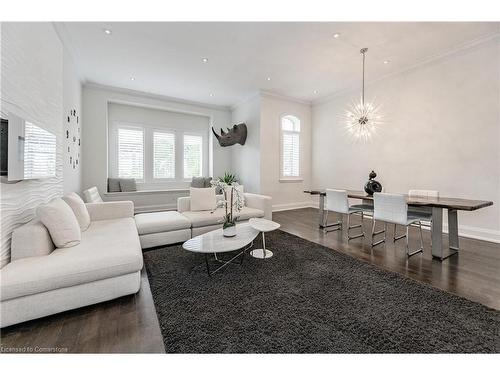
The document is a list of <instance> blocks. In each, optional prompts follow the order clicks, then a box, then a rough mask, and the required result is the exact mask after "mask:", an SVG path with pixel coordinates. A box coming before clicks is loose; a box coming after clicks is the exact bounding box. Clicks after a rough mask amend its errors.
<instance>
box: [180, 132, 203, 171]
mask: <svg viewBox="0 0 500 375" xmlns="http://www.w3.org/2000/svg"><path fill="white" fill-rule="evenodd" d="M202 167H203V137H201V136H198V135H189V134H184V178H192V177H200V176H201V175H202Z"/></svg>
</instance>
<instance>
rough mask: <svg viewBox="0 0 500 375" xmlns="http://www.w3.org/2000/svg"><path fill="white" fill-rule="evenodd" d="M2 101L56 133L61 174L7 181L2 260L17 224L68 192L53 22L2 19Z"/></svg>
mask: <svg viewBox="0 0 500 375" xmlns="http://www.w3.org/2000/svg"><path fill="white" fill-rule="evenodd" d="M0 48H1V51H2V53H1V59H2V60H1V85H0V86H1V105H2V111H3V112H11V113H14V114H17V115H19V116H21V117H23V118H25V119H28V120H30V121H32V122H34V123H35V124H40V126H42V127H44V128H46V129H47V130H50V131H51V132H52V133H54V134H56V136H57V161H56V177H55V178H50V179H41V180H31V181H21V182H19V183H16V184H2V185H1V186H0V188H1V190H2V191H1V200H0V205H1V206H0V207H1V208H0V210H1V213H0V214H1V219H2V220H1V221H2V223H1V238H2V240H1V241H2V242H1V266H4V265H5V264H6V263H7V262H8V261H9V260H10V237H11V233H12V230H13V229H14V228H15V227H17V226H19V225H20V224H22V223H25V222H27V221H29V220H30V219H32V218H33V216H34V214H35V208H36V207H37V206H38V205H39V204H41V203H44V202H47V201H49V200H50V199H52V198H54V197H57V196H60V195H61V194H62V192H63V172H62V118H63V87H62V86H63V84H62V81H63V48H62V44H61V42H60V40H59V38H58V36H57V34H56V32H55V30H54V28H53V26H52V24H50V23H10V22H2V23H1V46H0Z"/></svg>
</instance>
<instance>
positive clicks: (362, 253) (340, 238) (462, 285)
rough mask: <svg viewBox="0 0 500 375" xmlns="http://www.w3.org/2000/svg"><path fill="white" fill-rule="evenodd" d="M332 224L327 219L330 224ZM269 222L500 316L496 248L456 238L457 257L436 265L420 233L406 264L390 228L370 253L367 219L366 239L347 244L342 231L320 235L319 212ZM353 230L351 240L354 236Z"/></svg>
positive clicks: (499, 251)
mask: <svg viewBox="0 0 500 375" xmlns="http://www.w3.org/2000/svg"><path fill="white" fill-rule="evenodd" d="M336 219H337V217H335V216H334V214H332V213H330V217H329V219H328V220H329V222H334V221H335V220H336ZM352 219H353V223H359V218H357V215H353V217H352ZM273 220H274V221H276V222H278V223H280V224H281V229H282V230H284V231H286V232H289V233H292V234H295V235H297V236H299V237H302V238H304V239H306V240H309V241H312V242H316V243H319V244H321V245H323V246H326V247H329V248H332V249H335V250H337V251H340V252H342V253H346V254H349V255H350V256H352V257H355V258H357V259H360V260H362V261H365V262H368V263H371V264H374V265H376V266H378V267H381V268H384V269H386V270H390V271H394V272H397V273H400V274H403V275H405V276H407V277H410V278H412V279H414V280H418V281H421V282H424V283H427V284H430V285H432V286H434V287H437V288H439V289H442V290H445V291H447V292H450V293H454V294H457V295H459V296H462V297H465V298H467V299H469V300H471V301H476V302H479V303H482V304H484V305H486V306H489V307H492V308H494V309H497V310H500V244H497V243H492V242H486V241H480V240H474V239H469V238H463V237H460V252H459V254H458V255H454V256H452V257H450V258H448V259H446V260H444V261H443V262H441V261H439V260H437V259H432V254H431V247H430V246H431V245H430V239H431V238H430V231H428V230H424V231H423V233H424V253H423V254H417V255H414V256H412V257H410V258H407V257H406V254H405V250H404V247H405V243H404V242H405V240H404V239H402V240H399V241H396V243H394V242H393V241H392V236H393V226H392V225H388V226H387V227H388V234H387V242H386V243H385V244H381V245H378V246H375V247H374V248H373V249H372V248H371V246H370V239H371V238H370V234H371V223H372V222H371V220H370V219H365V221H364V230H365V235H366V237H365V238H364V239H363V238H357V239H353V240H350V241H349V242H347V234H346V231H345V229H344V231H343V232H342V233H341V232H340V231H336V232H330V233H328V234H324V233H323V231H321V230H319V229H318V210H317V209H314V208H304V209H299V210H293V211H282V212H274V213H273ZM381 227H382V225H380V228H379V227H377V229H381ZM355 230H356V229H354V230H353V232H352V233H353V234H354V233H357V232H355ZM401 233H403V228H401V227H399V229H398V234H401ZM445 237H446V238H444V240H443V248H445V249H446V248H447V247H448V238H447V236H445ZM378 238H380V237H377V239H378ZM418 242H419V241H418V229H417V228H412V229H410V246H413V248H416V247H417V246H418V244H419V243H418Z"/></svg>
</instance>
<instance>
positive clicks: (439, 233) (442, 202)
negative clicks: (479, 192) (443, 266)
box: [304, 190, 493, 260]
mask: <svg viewBox="0 0 500 375" xmlns="http://www.w3.org/2000/svg"><path fill="white" fill-rule="evenodd" d="M304 193H307V194H310V195H318V196H319V222H318V225H319V228H320V229H323V228H325V227H326V225H327V223H326V222H325V215H324V212H325V197H326V191H325V190H304ZM404 195H405V196H406V201H407V204H408V206H410V207H427V208H428V209H429V212H430V213H431V214H432V219H431V241H432V245H431V246H432V256H433V257H434V258H437V259H439V260H444V259H446V258H448V257H450V256H452V255H455V254H458V251H459V249H460V246H459V238H458V212H459V211H476V210H479V209H481V208H484V207H488V206H492V205H493V202H491V201H485V200H475V199H464V198H449V197H419V196H409V195H407V194H404ZM347 196H348V197H349V198H353V199H360V200H361V201H362V202H363V203H364V204H373V195H369V194H367V193H365V192H364V191H357V190H347ZM443 210H447V211H448V248H449V250H450V251H449V253H448V254H446V255H445V254H444V252H443Z"/></svg>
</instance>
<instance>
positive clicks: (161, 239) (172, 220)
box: [135, 211, 191, 249]
mask: <svg viewBox="0 0 500 375" xmlns="http://www.w3.org/2000/svg"><path fill="white" fill-rule="evenodd" d="M135 223H136V226H137V231H138V232H139V240H140V241H141V247H142V248H143V249H147V248H150V247H156V246H163V245H169V244H173V243H177V242H184V241H187V240H189V239H190V238H191V222H190V221H189V220H188V219H187V218H186V217H184V216H183V215H182V214H180V213H179V212H177V211H161V212H147V213H143V214H137V215H135Z"/></svg>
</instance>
